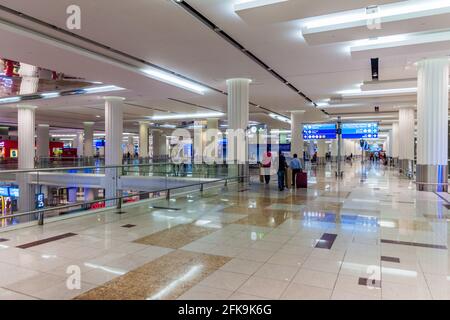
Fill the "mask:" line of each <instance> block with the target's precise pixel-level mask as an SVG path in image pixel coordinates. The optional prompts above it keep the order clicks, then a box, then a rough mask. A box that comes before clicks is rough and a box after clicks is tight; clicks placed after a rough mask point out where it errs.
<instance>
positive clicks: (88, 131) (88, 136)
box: [79, 122, 95, 158]
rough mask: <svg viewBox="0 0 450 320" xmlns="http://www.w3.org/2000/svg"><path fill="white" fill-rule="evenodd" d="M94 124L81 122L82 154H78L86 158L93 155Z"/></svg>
mask: <svg viewBox="0 0 450 320" xmlns="http://www.w3.org/2000/svg"><path fill="white" fill-rule="evenodd" d="M94 124H95V123H94V122H83V126H84V135H83V136H84V137H83V138H84V141H83V152H82V154H79V156H84V157H87V158H90V157H93V156H94Z"/></svg>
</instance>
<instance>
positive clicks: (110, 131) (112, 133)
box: [105, 97, 124, 206]
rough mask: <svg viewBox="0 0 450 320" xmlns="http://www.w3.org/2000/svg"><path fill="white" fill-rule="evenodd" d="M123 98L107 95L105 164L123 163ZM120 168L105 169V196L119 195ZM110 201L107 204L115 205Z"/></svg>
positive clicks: (116, 164)
mask: <svg viewBox="0 0 450 320" xmlns="http://www.w3.org/2000/svg"><path fill="white" fill-rule="evenodd" d="M123 100H124V98H121V97H105V165H106V166H120V165H121V164H122V157H123V152H122V135H123ZM119 171H120V170H119V169H117V168H110V169H106V170H105V197H106V198H107V199H108V198H114V197H116V196H117V189H118V187H117V184H118V177H119V174H118V173H119ZM115 203H116V201H109V202H108V203H107V205H110V206H111V205H114V204H115Z"/></svg>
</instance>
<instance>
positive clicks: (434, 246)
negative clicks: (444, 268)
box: [381, 239, 447, 250]
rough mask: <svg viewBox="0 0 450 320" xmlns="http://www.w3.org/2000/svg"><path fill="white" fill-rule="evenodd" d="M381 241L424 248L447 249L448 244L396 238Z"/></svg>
mask: <svg viewBox="0 0 450 320" xmlns="http://www.w3.org/2000/svg"><path fill="white" fill-rule="evenodd" d="M381 243H389V244H401V245H405V246H413V247H423V248H432V249H442V250H447V246H444V245H438V244H429V243H418V242H408V241H396V240H387V239H381Z"/></svg>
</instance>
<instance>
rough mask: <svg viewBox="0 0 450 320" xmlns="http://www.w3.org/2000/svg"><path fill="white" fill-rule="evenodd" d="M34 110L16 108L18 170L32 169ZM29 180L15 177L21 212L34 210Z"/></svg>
mask: <svg viewBox="0 0 450 320" xmlns="http://www.w3.org/2000/svg"><path fill="white" fill-rule="evenodd" d="M35 109H36V107H35V106H27V105H19V106H18V121H17V122H18V138H19V151H18V153H19V154H18V157H19V169H33V168H34V127H35ZM47 150H48V147H47ZM29 178H30V176H29V175H28V174H18V175H17V183H18V185H19V192H20V196H19V210H20V211H21V212H25V211H32V210H34V209H35V205H34V197H35V196H34V186H33V185H32V184H30V183H29ZM24 220H27V219H24Z"/></svg>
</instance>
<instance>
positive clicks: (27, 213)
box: [0, 176, 249, 225]
mask: <svg viewBox="0 0 450 320" xmlns="http://www.w3.org/2000/svg"><path fill="white" fill-rule="evenodd" d="M248 177H249V176H236V177H228V178H222V179H217V180H213V181H203V182H197V183H192V184H188V185H183V186H177V187H171V188H163V189H158V190H152V191H142V192H139V193H137V194H133V195H127V196H120V197H114V198H108V199H97V200H93V201H88V202H82V203H74V204H68V205H64V206H58V207H54V208H45V209H37V210H32V211H27V212H21V213H15V214H11V215H8V216H0V220H3V219H10V218H14V217H21V216H26V215H31V214H38V215H39V218H38V220H39V224H40V225H42V224H43V220H44V215H45V213H46V212H51V211H55V210H61V209H68V208H72V207H77V206H81V205H88V204H93V203H98V202H107V201H116V200H119V204H118V205H120V206H121V202H122V199H126V198H131V197H135V196H138V195H141V194H148V193H156V192H162V191H166V192H168V197H167V198H169V197H170V191H171V190H178V189H184V188H189V187H195V186H200V187H201V189H200V190H201V191H203V185H205V184H210V183H217V182H221V181H225V185H227V184H228V180H235V179H242V178H248ZM111 209H113V207H111Z"/></svg>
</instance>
